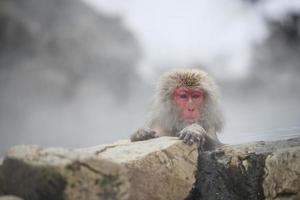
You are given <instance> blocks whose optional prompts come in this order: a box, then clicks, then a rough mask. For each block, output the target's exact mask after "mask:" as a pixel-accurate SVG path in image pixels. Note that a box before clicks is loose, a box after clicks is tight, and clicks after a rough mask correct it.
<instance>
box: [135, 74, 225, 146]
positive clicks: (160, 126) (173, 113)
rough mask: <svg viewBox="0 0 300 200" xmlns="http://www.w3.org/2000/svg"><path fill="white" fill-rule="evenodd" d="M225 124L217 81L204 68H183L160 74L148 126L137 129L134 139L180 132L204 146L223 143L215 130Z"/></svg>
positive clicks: (147, 120)
mask: <svg viewBox="0 0 300 200" xmlns="http://www.w3.org/2000/svg"><path fill="white" fill-rule="evenodd" d="M222 128H223V117H222V113H221V111H220V108H219V100H218V94H217V87H216V84H215V82H214V81H213V80H212V79H211V78H210V77H209V76H208V75H207V73H206V72H204V71H202V70H199V69H180V70H173V71H170V72H167V73H165V74H163V75H162V76H161V78H160V81H159V84H158V86H157V88H156V93H155V95H154V99H153V102H152V104H151V107H150V110H149V113H148V116H147V119H146V124H145V128H141V129H138V130H137V131H136V132H135V133H134V134H133V135H132V136H131V141H140V140H147V139H151V138H155V137H159V136H177V137H179V139H182V140H183V142H184V143H186V144H188V145H191V144H193V143H197V144H198V145H199V146H200V149H202V150H203V149H209V148H212V147H214V146H216V145H218V144H221V143H220V142H219V140H218V138H217V134H216V133H217V132H220V131H221V130H222Z"/></svg>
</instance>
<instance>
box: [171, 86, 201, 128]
mask: <svg viewBox="0 0 300 200" xmlns="http://www.w3.org/2000/svg"><path fill="white" fill-rule="evenodd" d="M174 101H175V104H176V105H177V108H178V109H179V112H180V117H181V118H182V120H183V122H184V123H187V124H192V123H195V122H197V119H199V117H200V108H201V106H202V105H203V102H204V93H203V92H202V91H199V90H191V89H189V88H187V87H180V88H177V89H176V90H175V93H174Z"/></svg>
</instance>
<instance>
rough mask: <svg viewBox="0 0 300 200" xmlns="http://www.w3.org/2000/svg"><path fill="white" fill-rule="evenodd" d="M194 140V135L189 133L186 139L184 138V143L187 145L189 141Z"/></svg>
mask: <svg viewBox="0 0 300 200" xmlns="http://www.w3.org/2000/svg"><path fill="white" fill-rule="evenodd" d="M191 139H192V134H189V133H187V134H186V135H185V136H184V138H183V142H184V143H186V144H189V141H190V140H191Z"/></svg>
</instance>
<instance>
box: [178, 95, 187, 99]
mask: <svg viewBox="0 0 300 200" xmlns="http://www.w3.org/2000/svg"><path fill="white" fill-rule="evenodd" d="M179 97H180V98H181V99H187V98H188V95H186V94H181V95H179Z"/></svg>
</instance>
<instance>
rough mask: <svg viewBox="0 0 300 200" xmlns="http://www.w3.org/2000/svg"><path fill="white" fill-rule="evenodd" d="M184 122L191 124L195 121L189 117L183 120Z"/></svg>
mask: <svg viewBox="0 0 300 200" xmlns="http://www.w3.org/2000/svg"><path fill="white" fill-rule="evenodd" d="M184 122H185V123H187V124H193V123H195V122H196V119H195V118H194V117H193V118H192V117H190V118H185V119H184Z"/></svg>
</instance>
